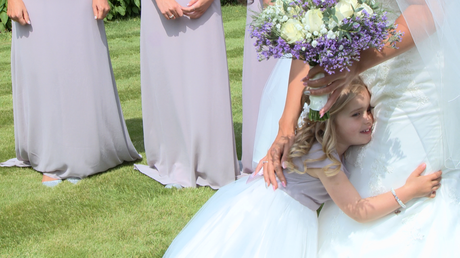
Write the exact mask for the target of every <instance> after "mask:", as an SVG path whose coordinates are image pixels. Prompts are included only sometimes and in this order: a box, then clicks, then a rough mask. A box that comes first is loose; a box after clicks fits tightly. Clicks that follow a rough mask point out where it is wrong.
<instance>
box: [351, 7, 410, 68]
mask: <svg viewBox="0 0 460 258" xmlns="http://www.w3.org/2000/svg"><path fill="white" fill-rule="evenodd" d="M409 8H410V7H409ZM409 8H408V9H409ZM411 9H414V8H411ZM395 23H396V24H397V25H398V27H397V29H396V30H397V31H401V32H403V33H404V36H403V37H402V41H401V42H398V43H396V47H397V48H396V49H395V48H391V47H390V46H389V45H388V44H387V45H385V47H383V49H381V51H378V50H377V49H375V48H370V49H367V50H365V51H363V52H361V60H360V61H359V68H358V74H360V73H362V72H364V71H366V70H367V69H369V68H372V67H374V66H376V65H378V64H381V63H383V62H385V61H387V60H389V59H391V58H393V57H395V56H398V55H400V54H402V53H404V52H406V51H408V50H409V49H411V48H412V47H414V46H415V43H414V40H413V39H412V35H411V32H410V31H409V28H408V26H407V24H406V21H405V20H404V17H403V16H402V15H401V16H400V17H399V18H398V19H396V22H395Z"/></svg>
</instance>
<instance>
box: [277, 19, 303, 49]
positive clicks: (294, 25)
mask: <svg viewBox="0 0 460 258" xmlns="http://www.w3.org/2000/svg"><path fill="white" fill-rule="evenodd" d="M299 27H300V28H301V27H302V24H301V23H300V22H299V21H297V20H293V19H289V20H288V21H287V22H286V23H284V24H283V27H281V37H282V38H283V39H284V40H286V42H287V43H288V44H292V43H294V42H296V41H299V40H302V39H304V38H305V34H304V33H303V32H302V30H301V29H300V30H299Z"/></svg>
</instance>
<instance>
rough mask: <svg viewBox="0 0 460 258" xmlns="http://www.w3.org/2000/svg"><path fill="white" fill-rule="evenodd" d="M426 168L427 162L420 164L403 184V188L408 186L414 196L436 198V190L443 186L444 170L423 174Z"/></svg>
mask: <svg viewBox="0 0 460 258" xmlns="http://www.w3.org/2000/svg"><path fill="white" fill-rule="evenodd" d="M425 168H426V165H425V164H422V165H420V166H418V167H417V169H415V170H414V172H412V174H411V175H410V176H409V178H407V180H406V184H405V185H404V186H403V188H406V189H407V191H408V192H410V193H411V194H412V198H420V197H429V198H434V197H435V196H436V190H438V189H439V187H441V183H440V182H441V176H442V171H436V172H434V173H432V174H428V175H425V176H422V175H421V174H422V173H423V171H424V170H425Z"/></svg>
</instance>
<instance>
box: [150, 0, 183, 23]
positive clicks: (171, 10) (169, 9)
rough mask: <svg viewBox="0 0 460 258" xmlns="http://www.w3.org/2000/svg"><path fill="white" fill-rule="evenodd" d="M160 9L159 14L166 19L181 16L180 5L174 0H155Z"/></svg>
mask: <svg viewBox="0 0 460 258" xmlns="http://www.w3.org/2000/svg"><path fill="white" fill-rule="evenodd" d="M155 1H156V3H157V6H158V9H160V12H161V14H163V16H164V17H165V18H166V19H167V20H171V19H172V20H174V19H176V18H179V17H182V15H183V12H182V6H180V4H178V3H177V2H176V1H175V0H155Z"/></svg>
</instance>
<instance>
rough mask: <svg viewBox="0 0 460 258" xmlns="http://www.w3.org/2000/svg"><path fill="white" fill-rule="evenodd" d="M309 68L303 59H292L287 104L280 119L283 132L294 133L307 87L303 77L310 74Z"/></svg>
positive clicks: (286, 133)
mask: <svg viewBox="0 0 460 258" xmlns="http://www.w3.org/2000/svg"><path fill="white" fill-rule="evenodd" d="M309 69H310V68H309V65H308V64H306V63H304V62H303V61H301V60H292V64H291V71H290V74H289V86H288V91H287V95H286V104H285V106H284V111H283V114H282V116H281V118H280V121H279V130H280V132H282V134H285V135H289V134H294V131H295V127H296V124H297V119H298V118H299V115H300V112H301V108H302V103H301V100H302V95H303V91H304V89H305V86H304V85H303V83H302V78H304V77H305V76H306V75H307V74H308V71H309Z"/></svg>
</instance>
